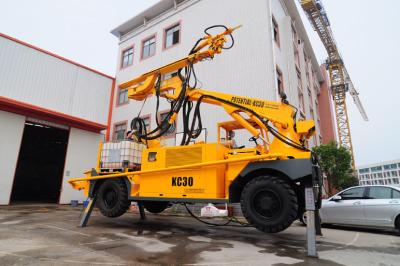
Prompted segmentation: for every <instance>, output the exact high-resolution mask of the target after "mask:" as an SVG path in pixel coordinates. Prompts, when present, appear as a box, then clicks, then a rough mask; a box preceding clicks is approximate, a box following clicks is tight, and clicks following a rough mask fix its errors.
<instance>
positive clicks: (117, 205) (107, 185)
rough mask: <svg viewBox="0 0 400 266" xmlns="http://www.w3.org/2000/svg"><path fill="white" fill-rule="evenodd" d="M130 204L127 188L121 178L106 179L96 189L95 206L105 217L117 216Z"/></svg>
mask: <svg viewBox="0 0 400 266" xmlns="http://www.w3.org/2000/svg"><path fill="white" fill-rule="evenodd" d="M130 205H131V202H130V201H129V200H128V190H127V188H126V184H125V181H124V180H122V179H108V180H106V181H104V182H103V183H102V184H101V186H100V188H99V190H98V191H97V207H98V208H99V209H100V212H101V214H103V215H104V216H106V217H111V218H115V217H119V216H121V215H122V214H124V213H125V212H126V211H127V210H128V209H129V206H130Z"/></svg>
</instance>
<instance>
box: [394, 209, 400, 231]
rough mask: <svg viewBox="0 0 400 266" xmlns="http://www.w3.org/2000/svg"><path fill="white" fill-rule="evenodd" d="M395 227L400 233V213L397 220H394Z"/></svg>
mask: <svg viewBox="0 0 400 266" xmlns="http://www.w3.org/2000/svg"><path fill="white" fill-rule="evenodd" d="M394 225H395V228H396V229H397V231H399V233H400V214H399V215H398V216H397V218H396V220H395V222H394Z"/></svg>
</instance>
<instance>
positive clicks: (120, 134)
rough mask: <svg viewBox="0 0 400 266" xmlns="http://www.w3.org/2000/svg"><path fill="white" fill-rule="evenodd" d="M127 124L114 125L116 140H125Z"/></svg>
mask: <svg viewBox="0 0 400 266" xmlns="http://www.w3.org/2000/svg"><path fill="white" fill-rule="evenodd" d="M126 124H127V122H122V123H118V124H115V125H114V140H115V141H121V140H124V139H125V135H126Z"/></svg>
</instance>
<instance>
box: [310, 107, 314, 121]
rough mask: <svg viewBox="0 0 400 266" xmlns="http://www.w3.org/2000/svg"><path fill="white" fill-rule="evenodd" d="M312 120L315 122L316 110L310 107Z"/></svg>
mask: <svg viewBox="0 0 400 266" xmlns="http://www.w3.org/2000/svg"><path fill="white" fill-rule="evenodd" d="M310 119H312V120H314V119H315V118H314V109H312V108H311V107H310Z"/></svg>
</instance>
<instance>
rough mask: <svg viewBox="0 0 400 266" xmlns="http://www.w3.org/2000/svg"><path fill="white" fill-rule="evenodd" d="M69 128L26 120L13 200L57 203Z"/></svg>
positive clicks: (12, 201)
mask: <svg viewBox="0 0 400 266" xmlns="http://www.w3.org/2000/svg"><path fill="white" fill-rule="evenodd" d="M68 136H69V131H68V130H66V129H61V128H57V127H52V126H48V125H44V124H39V123H35V122H28V121H27V122H26V123H25V128H24V134H23V137H22V142H21V148H20V151H19V156H18V162H17V168H16V170H15V177H14V184H13V189H12V194H11V203H16V202H40V203H58V200H59V196H60V190H61V184H62V178H63V171H64V163H65V155H66V151H67V146H68Z"/></svg>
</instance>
